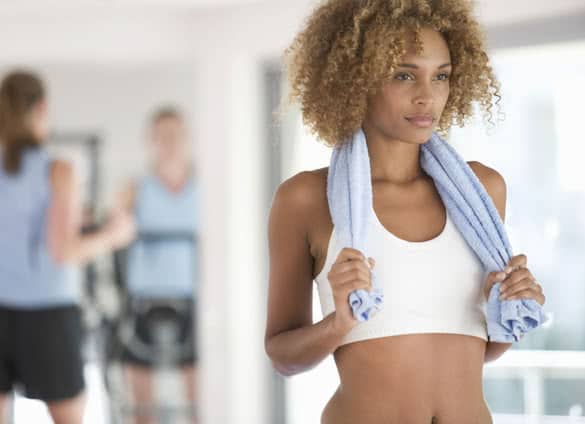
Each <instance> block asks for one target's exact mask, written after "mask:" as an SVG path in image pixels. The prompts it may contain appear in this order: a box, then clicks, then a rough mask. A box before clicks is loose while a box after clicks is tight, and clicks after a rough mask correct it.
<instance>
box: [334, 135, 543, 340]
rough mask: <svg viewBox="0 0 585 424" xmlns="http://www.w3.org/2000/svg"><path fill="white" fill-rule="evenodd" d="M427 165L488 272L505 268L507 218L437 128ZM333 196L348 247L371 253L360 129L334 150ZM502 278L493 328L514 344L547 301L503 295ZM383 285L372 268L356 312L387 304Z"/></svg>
mask: <svg viewBox="0 0 585 424" xmlns="http://www.w3.org/2000/svg"><path fill="white" fill-rule="evenodd" d="M420 161H421V166H422V168H423V170H424V171H425V172H426V173H427V174H428V175H429V176H430V177H431V178H433V181H434V183H435V186H436V188H437V191H438V192H439V195H440V196H441V199H442V200H443V203H444V204H445V207H446V208H447V211H448V213H449V216H450V217H451V219H452V221H453V222H454V224H455V226H456V227H457V229H458V230H459V231H460V232H461V234H462V235H463V237H464V239H465V240H466V242H467V244H468V245H469V246H470V247H471V248H472V249H473V251H474V252H475V253H476V255H477V256H478V258H479V259H480V260H481V262H482V264H483V266H484V269H485V270H486V271H487V272H492V271H501V270H503V269H504V268H505V267H506V265H507V264H508V261H509V260H510V259H511V258H512V256H513V254H512V248H511V246H510V242H509V241H508V237H507V235H506V231H505V229H504V225H503V223H502V220H501V218H500V216H499V214H498V211H497V210H496V207H495V205H494V203H493V201H492V199H491V198H490V196H489V195H488V193H487V192H486V190H485V188H484V187H483V185H482V184H481V182H480V181H479V179H478V178H477V176H476V175H475V173H474V172H473V170H472V169H471V168H470V167H469V165H468V164H467V162H465V161H464V160H463V158H461V156H459V154H458V153H457V152H456V151H455V149H454V148H453V147H452V146H451V145H449V143H447V142H446V141H445V140H443V139H442V138H441V137H439V135H438V134H436V133H435V132H433V134H432V136H431V138H430V139H429V140H428V141H427V142H426V143H424V144H423V145H421V152H420ZM327 199H328V203H329V210H330V212H331V217H332V220H333V225H334V227H335V232H336V237H337V238H338V240H339V241H340V243H341V244H342V246H347V247H352V248H354V249H357V250H360V251H361V252H362V253H363V254H364V255H365V256H366V257H368V256H369V252H368V245H367V236H368V235H367V231H368V228H369V220H370V219H371V216H372V214H371V210H372V209H373V196H372V178H371V172H370V159H369V155H368V147H367V144H366V138H365V134H364V132H363V130H362V129H361V128H360V129H359V130H358V131H356V133H355V134H354V135H353V137H352V138H351V140H348V141H347V142H345V143H343V144H342V145H340V146H337V147H335V148H334V149H333V152H332V155H331V163H330V165H329V175H328V177H327ZM499 294H500V283H496V284H494V286H493V287H492V289H491V291H490V294H489V298H488V301H487V332H488V339H489V341H492V342H500V343H511V342H514V341H518V340H520V339H521V338H522V336H523V335H524V334H525V333H526V332H528V331H530V330H531V329H533V328H536V327H538V326H539V325H540V324H542V323H543V322H544V314H543V311H542V306H541V305H540V304H539V303H538V302H536V301H535V300H534V299H515V300H504V301H500V300H499ZM383 297H384V295H383V292H382V288H381V287H380V285H379V284H378V282H377V280H376V277H375V271H374V270H372V290H371V291H370V292H368V291H366V290H363V289H361V290H355V291H354V292H352V293H351V294H350V297H349V303H350V305H351V308H352V311H353V314H354V317H355V318H356V319H357V320H359V321H366V320H368V319H369V318H370V317H372V316H373V315H374V314H375V313H376V312H377V311H378V310H379V309H380V308H381V307H382V303H383Z"/></svg>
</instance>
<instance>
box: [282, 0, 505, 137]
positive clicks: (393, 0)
mask: <svg viewBox="0 0 585 424" xmlns="http://www.w3.org/2000/svg"><path fill="white" fill-rule="evenodd" d="M423 27H430V28H432V29H434V30H436V31H438V32H440V33H441V34H442V36H443V37H444V39H445V41H446V42H447V45H448V47H449V51H450V55H451V64H452V72H451V77H450V93H449V98H448V100H447V103H446V104H445V108H444V109H443V113H442V115H441V118H440V119H439V122H438V123H437V132H438V133H440V134H446V133H447V132H448V130H449V128H450V126H451V125H452V124H453V123H456V124H457V125H458V126H463V125H464V124H465V122H466V120H467V119H468V118H469V117H471V116H472V114H473V111H472V108H473V102H474V101H475V102H478V103H479V105H480V107H481V108H482V109H483V110H484V112H485V114H484V118H487V120H488V121H489V122H490V123H492V121H491V118H492V100H493V98H494V97H495V98H497V100H496V102H495V103H496V105H498V104H499V101H500V94H499V89H500V85H499V82H498V81H497V79H496V77H495V75H494V72H493V70H492V68H491V66H490V64H489V59H488V55H487V54H486V51H485V49H484V34H483V32H482V31H481V30H480V27H479V24H478V22H477V21H476V19H475V17H474V16H473V13H472V5H471V3H470V2H469V1H466V0H327V1H324V2H322V3H321V4H320V5H319V6H318V7H317V8H316V9H315V11H314V12H313V13H312V14H311V15H310V17H309V18H308V20H307V22H306V24H305V27H304V29H303V30H302V31H301V32H300V33H299V34H298V35H297V36H296V37H295V39H294V40H293V42H292V44H291V45H290V46H289V47H288V48H287V49H286V51H285V65H286V72H287V73H288V78H289V82H290V93H289V96H288V100H289V101H290V102H294V101H297V102H298V103H299V104H300V107H301V112H302V116H303V122H304V124H305V125H306V126H307V127H308V128H309V130H311V131H312V132H313V133H314V134H315V135H316V136H317V137H318V138H319V139H320V140H322V141H323V142H325V144H327V145H329V146H335V145H337V144H339V143H342V142H344V141H345V140H347V139H348V137H349V136H351V135H352V134H353V133H354V132H355V131H356V130H357V129H358V128H359V127H360V126H361V125H362V122H363V120H364V117H365V114H366V109H367V104H368V99H369V97H370V96H372V95H373V94H375V93H376V92H377V90H378V89H379V88H380V87H381V86H382V84H383V83H384V82H385V81H387V80H388V78H389V77H390V75H391V74H392V73H393V72H394V71H395V68H396V65H397V64H398V61H399V60H400V58H401V57H403V56H404V54H405V53H406V48H407V45H406V35H407V34H413V35H414V38H413V41H414V47H415V50H416V52H417V53H420V52H421V51H422V43H421V39H420V31H421V28H423ZM498 106H499V105H498Z"/></svg>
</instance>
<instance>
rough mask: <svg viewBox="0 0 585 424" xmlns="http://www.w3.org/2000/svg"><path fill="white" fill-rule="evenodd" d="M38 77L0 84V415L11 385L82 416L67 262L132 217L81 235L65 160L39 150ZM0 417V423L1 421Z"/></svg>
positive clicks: (121, 215) (74, 294)
mask: <svg viewBox="0 0 585 424" xmlns="http://www.w3.org/2000/svg"><path fill="white" fill-rule="evenodd" d="M48 127H49V119H48V106H47V95H46V92H45V88H44V84H43V82H42V80H41V79H40V78H39V77H38V76H37V75H35V74H34V73H32V72H29V71H20V70H19V71H13V72H11V73H10V74H8V75H7V76H5V78H4V79H3V80H2V82H1V84H0V199H1V202H2V206H1V207H0V234H1V236H0V418H1V417H4V416H5V415H6V411H7V404H8V397H9V395H10V392H11V391H12V390H13V388H14V387H15V386H16V387H17V388H19V389H21V390H22V392H23V395H24V396H26V397H28V398H32V399H39V400H41V401H44V402H45V403H46V404H47V406H48V410H49V413H50V415H51V417H52V418H53V420H54V421H55V423H57V424H60V423H67V424H72V423H75V424H77V423H79V424H80V423H81V422H82V417H83V412H84V406H85V395H84V393H85V382H84V377H83V361H82V356H81V342H82V326H81V316H80V309H79V303H80V296H81V287H80V281H81V279H80V278H79V277H78V275H77V273H76V271H77V269H76V265H80V264H84V263H87V262H88V261H90V260H92V259H93V258H95V257H97V256H98V255H102V254H104V253H107V252H109V251H111V250H113V249H116V248H119V247H121V246H123V245H125V244H126V243H128V241H129V240H131V239H132V238H133V236H134V224H133V220H132V217H131V216H130V215H129V214H128V213H127V212H125V211H123V210H116V211H113V212H112V214H111V216H110V219H109V220H108V222H107V223H106V224H105V225H104V226H103V227H102V229H100V230H98V231H96V232H93V233H92V234H88V235H81V224H82V205H81V199H82V196H81V193H80V187H79V186H80V184H79V181H78V177H77V176H76V173H75V172H74V168H73V166H72V165H71V164H70V163H68V162H66V161H63V160H52V159H51V158H50V157H49V155H48V153H47V150H46V140H47V137H48ZM1 421H2V420H0V422H1Z"/></svg>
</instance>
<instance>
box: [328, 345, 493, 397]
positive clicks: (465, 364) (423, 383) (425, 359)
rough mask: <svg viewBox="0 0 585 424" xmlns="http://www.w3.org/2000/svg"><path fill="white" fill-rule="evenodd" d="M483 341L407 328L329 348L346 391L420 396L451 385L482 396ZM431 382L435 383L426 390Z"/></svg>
mask: <svg viewBox="0 0 585 424" xmlns="http://www.w3.org/2000/svg"><path fill="white" fill-rule="evenodd" d="M485 345H486V343H485V341H484V340H482V339H480V338H478V337H471V336H465V335H459V334H407V335H399V336H391V337H380V338H375V339H368V340H363V341H359V342H355V343H349V344H346V345H343V346H341V347H340V348H338V349H337V350H336V352H335V354H334V357H335V362H336V365H337V369H338V372H339V377H340V381H341V386H342V387H343V389H344V390H345V392H346V393H355V394H356V395H357V396H359V394H360V393H361V392H362V391H364V390H365V391H366V392H368V393H371V392H372V391H373V390H374V391H375V393H377V394H380V395H381V396H386V395H393V396H395V397H396V396H398V397H400V396H407V397H409V396H412V395H416V396H425V397H426V398H428V399H438V397H439V396H440V393H437V391H436V390H435V388H436V387H438V386H446V387H449V386H451V385H455V386H457V387H458V388H459V389H463V390H464V391H465V393H470V394H473V393H474V394H475V395H479V396H481V394H482V375H483V363H484V356H485ZM430 388H434V389H431V390H429V389H430Z"/></svg>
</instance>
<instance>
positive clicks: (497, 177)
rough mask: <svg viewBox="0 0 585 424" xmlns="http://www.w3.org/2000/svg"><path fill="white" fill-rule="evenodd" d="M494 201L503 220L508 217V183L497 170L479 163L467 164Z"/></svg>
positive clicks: (471, 162)
mask: <svg viewBox="0 0 585 424" xmlns="http://www.w3.org/2000/svg"><path fill="white" fill-rule="evenodd" d="M467 163H468V165H469V167H470V168H471V169H472V171H473V172H474V173H475V175H477V178H478V179H479V181H480V182H481V183H482V184H483V186H484V187H485V189H486V191H487V192H488V194H489V195H490V197H491V198H492V200H493V201H494V204H495V205H496V209H497V210H498V212H499V214H500V217H501V218H502V220H503V219H504V218H505V215H506V191H507V187H506V181H505V179H504V177H503V176H502V175H501V174H500V173H499V172H498V171H496V170H495V169H493V168H490V167H489V166H487V165H484V164H483V163H481V162H478V161H470V162H467Z"/></svg>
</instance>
